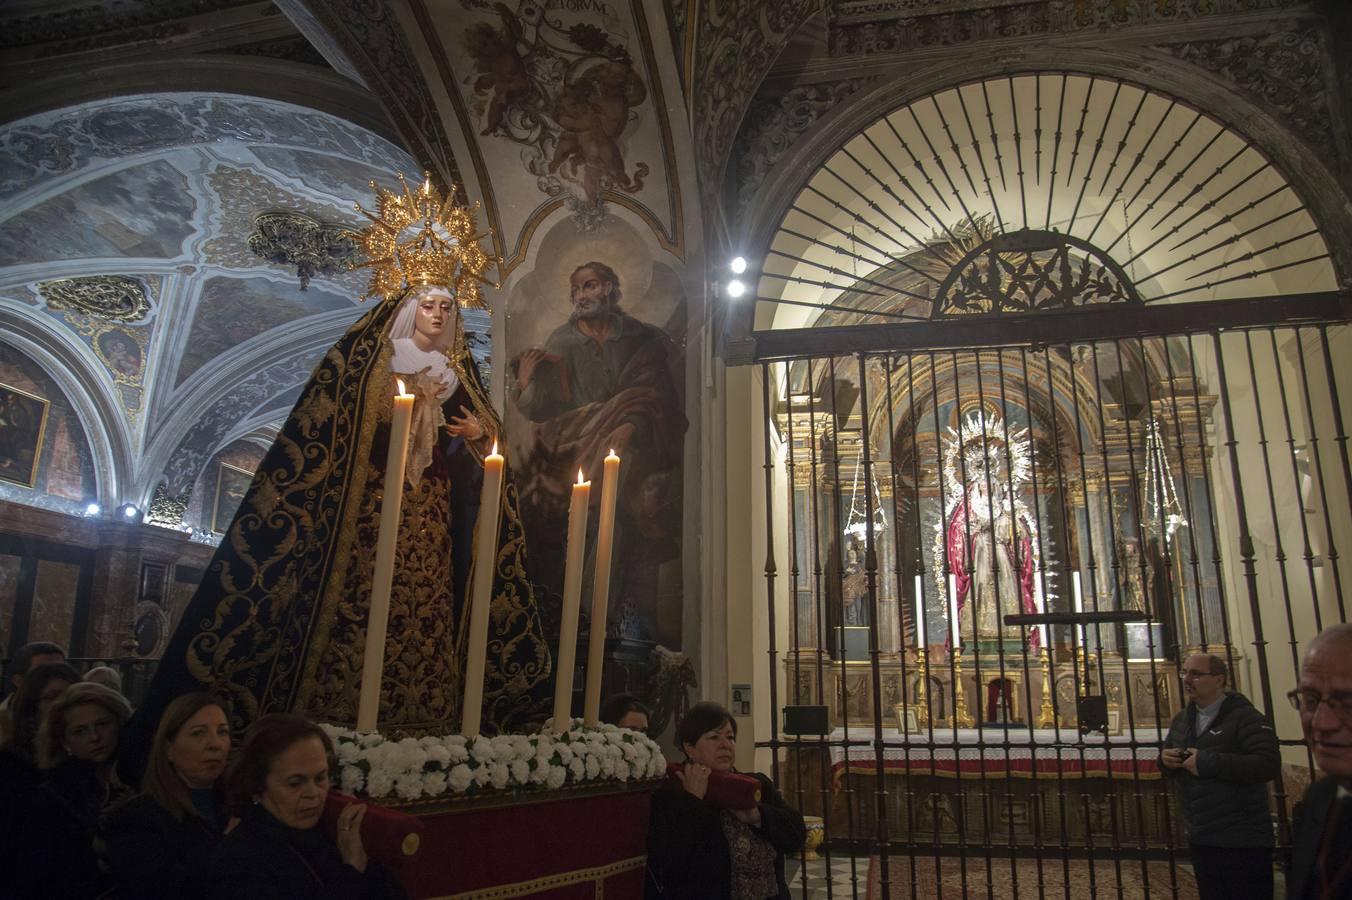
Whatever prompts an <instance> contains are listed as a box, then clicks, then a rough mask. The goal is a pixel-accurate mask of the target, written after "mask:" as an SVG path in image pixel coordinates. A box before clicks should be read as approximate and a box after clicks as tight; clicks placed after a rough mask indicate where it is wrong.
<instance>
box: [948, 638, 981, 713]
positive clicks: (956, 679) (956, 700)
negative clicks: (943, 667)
mask: <svg viewBox="0 0 1352 900" xmlns="http://www.w3.org/2000/svg"><path fill="white" fill-rule="evenodd" d="M953 720H954V724H956V725H957V726H958V727H959V728H971V727H973V726H975V725H976V722H975V721H974V720H973V719H972V714H971V712H969V711H968V709H967V690H966V689H965V688H964V687H963V684H962V652H961V651H958V652H956V653H954V654H953Z"/></svg>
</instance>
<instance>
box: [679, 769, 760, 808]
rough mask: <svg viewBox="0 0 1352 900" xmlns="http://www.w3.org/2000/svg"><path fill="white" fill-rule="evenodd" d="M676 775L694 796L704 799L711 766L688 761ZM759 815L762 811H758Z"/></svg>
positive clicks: (707, 788)
mask: <svg viewBox="0 0 1352 900" xmlns="http://www.w3.org/2000/svg"><path fill="white" fill-rule="evenodd" d="M676 777H677V778H679V779H680V781H681V786H682V787H684V788H685V789H686V792H687V793H689V794H690V795H691V796H692V797H695V798H696V799H698V800H703V799H704V795H705V793H707V792H708V790H709V767H708V766H701V765H700V764H699V763H693V762H692V763H686V764H685V768H684V769H677V770H676ZM757 815H758V816H759V815H760V813H759V812H758V813H757Z"/></svg>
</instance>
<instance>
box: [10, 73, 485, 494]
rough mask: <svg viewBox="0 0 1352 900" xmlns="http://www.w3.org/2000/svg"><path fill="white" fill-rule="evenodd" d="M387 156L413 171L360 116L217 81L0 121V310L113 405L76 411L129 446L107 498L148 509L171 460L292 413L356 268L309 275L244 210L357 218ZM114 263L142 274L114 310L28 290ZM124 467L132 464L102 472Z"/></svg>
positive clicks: (173, 468)
mask: <svg viewBox="0 0 1352 900" xmlns="http://www.w3.org/2000/svg"><path fill="white" fill-rule="evenodd" d="M396 172H402V173H405V174H406V175H408V176H411V177H418V172H417V166H416V165H415V164H414V162H413V160H412V159H411V158H410V157H409V156H408V155H407V154H406V153H404V152H403V151H402V150H401V149H399V148H398V147H396V146H394V145H392V144H390V143H389V142H388V141H386V140H384V139H383V138H381V137H379V136H377V135H375V134H373V133H371V132H369V131H366V130H364V129H362V128H360V127H358V126H356V125H353V124H351V123H348V122H346V121H344V120H342V119H339V118H336V117H333V116H329V115H326V114H323V113H319V112H316V111H314V110H310V109H305V108H302V107H298V106H293V105H289V104H285V103H278V102H271V101H264V100H259V99H256V98H245V97H239V96H233V95H227V94H185V93H172V94H156V95H145V96H139V97H133V98H119V99H116V100H107V101H99V102H93V103H88V104H83V105H81V106H78V107H71V108H66V109H62V110H58V111H54V112H50V113H44V114H42V115H39V116H33V117H30V118H28V119H23V120H20V121H17V122H13V123H10V124H8V125H4V126H0V316H5V315H7V314H11V313H12V314H13V316H15V317H17V316H18V315H20V314H21V312H20V311H24V312H25V313H26V319H25V320H24V321H26V322H28V323H31V328H32V329H33V331H31V332H30V336H31V337H32V339H33V340H34V341H35V343H37V344H38V345H39V346H40V347H41V348H43V349H49V354H50V356H51V358H53V359H55V358H61V359H73V360H74V361H75V362H76V363H77V364H76V365H73V366H71V367H70V368H71V369H72V370H73V371H74V380H75V381H76V382H78V387H79V389H82V390H83V391H85V392H87V393H88V394H89V395H91V396H97V397H99V398H101V399H100V401H99V402H98V403H87V404H85V408H86V409H96V408H108V409H114V410H121V413H122V415H121V419H120V420H109V421H98V422H91V421H86V422H84V425H85V427H86V428H100V429H104V430H106V431H109V432H118V433H119V434H118V437H119V440H111V441H110V440H103V441H97V440H96V441H92V442H91V444H92V445H93V446H95V447H109V446H111V447H118V446H122V447H125V448H127V453H128V455H129V458H128V459H126V460H122V461H120V462H118V463H116V464H113V463H110V462H108V461H102V462H101V463H100V464H99V465H97V466H96V467H95V471H97V472H98V473H99V485H98V489H97V490H98V493H99V499H100V500H102V501H103V502H105V503H120V502H133V503H138V504H140V505H142V506H143V508H144V505H145V504H146V503H147V502H148V500H149V498H150V497H151V495H152V494H153V492H154V489H155V486H156V484H157V483H158V482H159V481H160V480H161V479H162V478H164V477H165V476H166V474H167V475H168V476H170V480H171V481H174V482H175V483H176V484H177V485H178V486H179V487H180V488H181V486H183V485H185V484H192V483H193V482H194V481H196V479H197V476H198V475H199V474H200V469H201V467H202V466H203V465H205V464H206V462H207V460H208V459H210V458H211V457H212V455H213V454H214V453H216V452H217V451H218V450H219V449H220V446H221V442H222V441H228V440H233V439H234V438H235V437H237V436H238V432H239V429H240V428H242V427H246V425H247V428H249V429H252V428H257V427H262V426H266V425H268V424H270V423H271V420H280V419H281V418H283V417H284V416H285V414H286V412H287V411H288V410H289V409H290V406H291V404H292V403H294V399H295V396H296V393H297V391H298V390H299V387H300V385H301V384H302V383H303V382H304V380H305V379H306V378H307V377H308V375H309V373H310V371H311V369H312V368H313V366H314V364H315V362H316V361H317V359H318V358H319V356H320V355H321V354H322V352H323V347H324V346H326V345H327V344H328V343H331V342H332V341H333V340H335V339H336V338H337V337H338V336H339V335H340V334H341V333H342V332H343V330H345V329H346V327H347V326H348V325H349V324H350V323H351V322H353V321H355V320H356V319H357V318H358V317H359V316H360V315H361V314H362V313H363V312H364V311H365V309H366V308H368V307H369V305H367V306H363V305H362V304H360V303H358V302H357V301H356V298H357V296H358V295H359V294H360V293H361V286H362V284H363V279H362V277H361V275H360V274H355V275H354V274H348V273H345V272H340V273H338V274H328V275H325V274H323V273H318V274H315V275H314V276H313V281H312V282H311V283H310V284H309V286H308V289H305V290H302V288H301V282H300V279H299V278H298V276H297V270H296V267H295V266H291V265H282V264H273V263H270V262H268V261H267V260H265V259H263V258H261V257H259V256H257V255H255V254H254V253H253V252H252V251H251V250H250V249H249V245H248V239H249V236H250V234H252V233H253V232H254V231H255V219H256V218H257V217H258V216H259V215H260V214H262V213H266V212H277V211H292V212H298V213H302V214H304V215H306V216H309V217H311V218H313V219H316V220H318V221H321V222H325V223H333V224H338V225H351V224H354V223H355V222H356V221H357V218H356V214H355V211H354V209H353V204H354V203H357V202H361V203H364V204H367V205H369V204H370V202H371V199H372V198H371V193H372V192H371V190H370V188H369V186H368V183H369V182H370V181H371V180H373V179H379V180H385V181H392V180H393V176H394V174H395V173H396ZM110 278H112V279H114V280H115V279H126V280H128V281H130V282H131V283H134V284H137V285H140V286H141V287H142V288H143V289H144V292H145V297H146V300H147V301H148V306H146V307H145V308H142V309H140V310H139V311H138V312H137V313H136V314H135V315H133V316H132V317H131V318H130V319H128V318H127V317H126V316H124V317H123V319H124V320H117V319H115V318H110V317H108V316H101V315H99V314H97V312H96V313H94V314H89V309H97V306H94V307H88V306H85V305H81V304H80V303H78V302H77V303H76V304H75V305H74V306H68V305H62V306H60V307H58V305H57V304H56V303H55V302H51V303H49V302H48V299H47V298H46V296H45V295H52V291H51V290H50V289H40V287H39V286H40V285H47V284H52V283H57V282H59V283H61V284H62V285H63V287H62V289H61V290H62V291H64V292H65V295H66V296H67V297H68V298H70V297H74V298H75V300H76V301H78V300H79V299H80V298H81V297H82V296H83V295H84V294H88V296H89V297H90V298H93V300H92V301H91V302H94V301H97V299H98V297H97V296H96V295H97V294H98V290H99V282H100V280H101V279H102V280H103V281H105V282H106V281H107V280H108V279H110ZM102 289H103V290H105V292H106V289H107V287H106V284H104V285H103V288H102ZM58 293H60V291H58ZM53 296H55V295H53ZM35 306H36V307H37V308H39V309H41V310H42V311H43V312H44V313H45V315H44V316H41V317H38V318H36V319H34V318H33V317H32V312H31V311H32V310H33V308H34V307H35ZM110 315H111V311H110ZM12 320H13V321H18V319H17V318H12ZM487 325H488V323H487V320H486V319H483V320H476V322H475V323H472V324H471V327H475V328H479V329H480V330H483V331H486V330H487ZM37 355H38V356H39V357H40V356H42V353H40V352H39V353H38V354H37ZM479 355H481V356H486V349H485V348H484V347H482V346H480V347H479ZM64 387H65V388H66V389H68V390H69V389H70V388H71V385H65V386H64ZM76 406H77V407H79V404H76ZM86 417H88V414H86ZM117 471H125V472H131V473H134V475H133V477H132V478H131V479H130V480H128V479H127V478H125V477H124V478H122V479H121V480H120V482H119V483H117V484H116V485H114V484H113V483H112V481H113V480H114V479H113V478H112V476H111V473H113V472H117ZM123 482H125V483H123ZM91 499H92V498H91Z"/></svg>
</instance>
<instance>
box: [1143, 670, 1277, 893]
mask: <svg viewBox="0 0 1352 900" xmlns="http://www.w3.org/2000/svg"><path fill="white" fill-rule="evenodd" d="M1179 674H1180V675H1181V676H1182V678H1183V693H1184V695H1185V696H1186V697H1187V698H1188V705H1187V707H1185V708H1184V710H1183V711H1182V712H1181V713H1179V714H1178V715H1177V716H1175V717H1174V721H1173V722H1172V723H1171V724H1170V725H1169V735H1168V737H1167V738H1165V741H1164V751H1163V752H1162V753H1161V754H1160V766H1161V768H1163V769H1164V774H1165V775H1166V776H1167V777H1168V778H1169V780H1170V782H1171V783H1172V785H1173V788H1174V792H1175V794H1176V796H1177V797H1178V804H1179V807H1180V808H1181V809H1182V812H1183V818H1184V820H1185V822H1186V824H1187V829H1188V843H1189V844H1190V845H1191V848H1192V865H1193V871H1194V872H1195V873H1196V875H1197V889H1198V893H1199V895H1200V896H1201V898H1202V900H1213V898H1214V900H1241V898H1254V900H1260V898H1261V900H1271V898H1272V889H1273V883H1272V881H1273V879H1272V845H1273V840H1272V815H1271V813H1270V812H1269V811H1268V792H1267V787H1266V785H1267V782H1269V781H1272V780H1273V779H1275V778H1276V777H1277V776H1278V775H1279V774H1280V773H1281V766H1282V760H1281V752H1280V750H1279V749H1278V747H1277V735H1276V732H1274V731H1273V730H1272V725H1271V723H1270V722H1268V720H1267V718H1266V717H1264V716H1263V714H1262V713H1260V712H1258V710H1256V709H1254V707H1253V704H1252V703H1250V702H1249V701H1248V699H1246V698H1245V697H1244V696H1243V695H1241V694H1238V693H1236V692H1234V691H1227V690H1226V689H1225V686H1226V680H1227V675H1228V670H1227V669H1226V666H1225V660H1223V659H1221V658H1220V657H1218V656H1213V655H1211V654H1208V653H1194V654H1193V655H1192V656H1189V657H1188V658H1187V659H1186V660H1185V661H1184V663H1183V668H1182V671H1181V672H1180V673H1179Z"/></svg>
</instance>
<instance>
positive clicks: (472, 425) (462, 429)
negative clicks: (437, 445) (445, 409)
mask: <svg viewBox="0 0 1352 900" xmlns="http://www.w3.org/2000/svg"><path fill="white" fill-rule="evenodd" d="M460 412H461V413H462V414H463V415H459V416H451V419H450V421H449V422H447V423H446V432H447V433H448V434H450V435H451V437H458V438H464V439H465V440H468V441H477V440H479V439H481V438H482V437H483V436H484V426H483V423H482V422H480V421H479V417H478V416H476V415H475V414H474V412H473V411H472V410H470V409H469V408H468V407H465V406H461V407H460Z"/></svg>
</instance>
